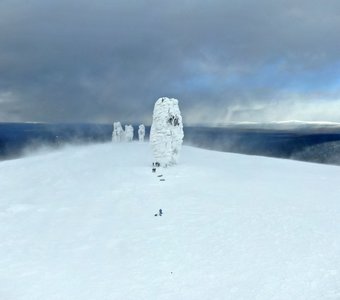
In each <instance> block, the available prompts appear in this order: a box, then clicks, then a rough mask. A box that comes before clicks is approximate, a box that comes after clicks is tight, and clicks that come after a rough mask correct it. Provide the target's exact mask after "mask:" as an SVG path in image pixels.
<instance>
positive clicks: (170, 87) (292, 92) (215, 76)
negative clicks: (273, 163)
mask: <svg viewBox="0 0 340 300" xmlns="http://www.w3.org/2000/svg"><path fill="white" fill-rule="evenodd" d="M162 2H163V1H152V0H144V1H142V0H140V1H107V0H102V1H99V2H95V1H87V0H85V1H75V0H68V1H63V0H60V1H51V0H44V1H42V0H26V1H24V0H10V1H9V0H5V1H0V111H1V113H0V118H2V120H22V121H28V120H31V121H54V122H55V121H75V122H76V121H112V120H117V119H120V120H126V121H128V120H131V121H133V120H136V121H139V120H140V121H150V115H151V111H152V108H153V103H154V101H155V100H156V99H157V98H158V97H160V96H164V95H166V96H173V97H178V98H179V99H180V100H181V102H180V103H181V107H182V109H183V111H184V114H185V116H186V117H187V120H188V121H192V122H199V121H212V120H213V119H214V117H216V116H217V115H218V117H219V119H220V120H226V119H230V116H231V112H235V110H236V111H238V113H236V114H234V116H236V115H242V110H244V111H246V112H247V113H246V117H249V118H251V114H252V112H253V113H254V114H255V115H256V114H257V113H258V112H259V111H262V110H263V109H265V107H267V106H269V107H271V106H273V105H276V104H278V105H279V106H284V103H287V104H289V105H291V104H292V101H293V100H294V101H295V100H296V101H298V102H299V103H307V104H308V103H314V104H315V101H318V99H319V98H322V99H323V101H324V102H327V100H329V101H333V103H334V101H335V100H336V99H340V97H339V95H340V93H339V82H337V80H338V79H337V78H339V75H340V72H339V71H338V69H339V68H338V67H339V63H340V58H339V53H340V42H339V39H338V32H337V29H338V28H340V18H339V17H338V16H339V13H340V2H339V1H337V0H333V1H312V0H303V1H264V0H258V1H250V0H249V1H218V0H215V1H200V0H198V1H185V0H182V1H177V0H175V1H167V2H165V1H164V2H163V3H162ZM311 101H312V102H311ZM318 103H319V102H318ZM270 111H271V110H269V112H270ZM217 112H218V114H217ZM240 112H241V113H240ZM267 113H268V112H267ZM209 115H211V116H210V117H209ZM243 116H244V114H243ZM267 117H268V116H267ZM275 117H277V116H275ZM335 117H338V116H335ZM339 117H340V116H339ZM231 119H232V118H231ZM0 121H1V120H0ZM339 121H340V119H339Z"/></svg>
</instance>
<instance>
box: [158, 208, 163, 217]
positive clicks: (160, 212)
mask: <svg viewBox="0 0 340 300" xmlns="http://www.w3.org/2000/svg"><path fill="white" fill-rule="evenodd" d="M162 214H163V211H162V209H160V210H159V216H160V217H161V216H162Z"/></svg>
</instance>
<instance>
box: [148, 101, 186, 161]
mask: <svg viewBox="0 0 340 300" xmlns="http://www.w3.org/2000/svg"><path fill="white" fill-rule="evenodd" d="M183 137H184V133H183V123H182V116H181V112H180V110H179V107H178V100H177V99H173V98H167V97H162V98H159V99H158V100H157V101H156V103H155V107H154V111H153V120H152V126H151V131H150V142H151V145H152V150H153V154H154V158H155V162H158V163H160V165H161V166H164V167H166V166H168V165H173V164H176V163H177V160H178V156H179V152H180V150H181V146H182V142H183Z"/></svg>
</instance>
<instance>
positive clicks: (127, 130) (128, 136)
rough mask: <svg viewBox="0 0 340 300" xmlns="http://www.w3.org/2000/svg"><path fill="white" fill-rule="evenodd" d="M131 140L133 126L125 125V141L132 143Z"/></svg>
mask: <svg viewBox="0 0 340 300" xmlns="http://www.w3.org/2000/svg"><path fill="white" fill-rule="evenodd" d="M132 140H133V126H132V125H125V141H126V142H132Z"/></svg>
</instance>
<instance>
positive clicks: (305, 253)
mask: <svg viewBox="0 0 340 300" xmlns="http://www.w3.org/2000/svg"><path fill="white" fill-rule="evenodd" d="M151 162H152V154H151V149H150V148H149V145H148V144H147V143H139V142H138V143H137V142H133V143H128V144H119V143H118V144H115V143H109V144H100V145H92V146H79V147H68V148H65V149H62V150H58V151H54V152H50V153H46V154H40V155H38V156H31V157H26V158H22V159H18V160H11V161H4V162H1V163H0V299H4V300H18V299H25V300H27V299H44V300H46V299H49V300H53V299H63V300H68V299H70V300H71V299H72V300H77V299H79V300H87V299H91V300H93V299H101V300H102V299H119V300H120V299H122V300H124V299H133V300H136V299H147V300H152V299H157V300H163V299H169V300H170V299H171V300H174V299H188V300H190V299H270V300H273V299H308V300H311V299H318V300H320V299H340V223H339V222H340V185H339V178H340V168H339V167H334V166H326V165H318V164H310V163H302V162H296V161H289V160H280V159H271V158H263V157H255V156H245V155H237V154H228V153H219V152H213V151H208V150H202V149H196V148H191V147H186V146H185V147H183V149H182V159H181V163H180V164H179V165H177V166H175V167H171V168H167V169H163V168H159V169H158V170H157V173H156V174H155V173H152V172H151ZM158 175H163V177H157V176H158ZM160 178H164V179H165V181H160ZM160 208H161V209H162V210H163V216H162V217H155V216H154V214H156V213H157V212H158V210H159V209H160Z"/></svg>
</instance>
